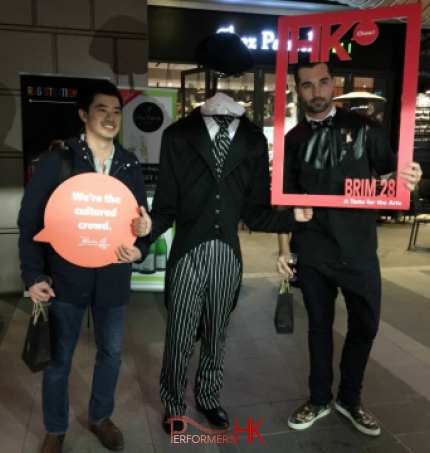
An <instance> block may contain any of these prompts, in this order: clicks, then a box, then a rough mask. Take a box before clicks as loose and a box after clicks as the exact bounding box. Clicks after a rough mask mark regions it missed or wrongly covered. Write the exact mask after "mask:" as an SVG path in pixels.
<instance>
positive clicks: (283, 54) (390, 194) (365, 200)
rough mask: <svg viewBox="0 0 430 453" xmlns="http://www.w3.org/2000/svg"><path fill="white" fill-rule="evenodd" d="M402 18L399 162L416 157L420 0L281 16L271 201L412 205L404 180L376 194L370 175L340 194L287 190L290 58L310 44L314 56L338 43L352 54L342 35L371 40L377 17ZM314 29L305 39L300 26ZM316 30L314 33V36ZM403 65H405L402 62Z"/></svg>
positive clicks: (339, 50) (319, 58)
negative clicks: (345, 10)
mask: <svg viewBox="0 0 430 453" xmlns="http://www.w3.org/2000/svg"><path fill="white" fill-rule="evenodd" d="M390 19H402V20H404V21H405V22H406V43H405V60H404V67H403V87H402V93H401V115H400V135H399V152H398V162H397V168H399V169H400V168H402V167H403V166H404V165H405V164H406V163H408V162H411V161H412V156H413V145H414V126H415V98H416V89H417V80H418V62H419V49H420V30H421V5H420V4H418V3H416V4H411V5H404V6H394V7H389V8H376V9H370V10H354V11H347V12H340V13H329V14H312V15H306V16H293V17H281V18H280V19H279V28H278V42H279V45H278V51H277V62H276V92H275V111H274V116H275V120H274V126H275V132H274V154H273V175H272V178H273V179H272V204H274V205H288V206H314V207H318V206H320V207H321V206H325V207H347V208H351V207H354V208H363V209H398V210H407V209H409V202H410V192H409V190H408V189H407V188H406V187H405V186H404V184H403V182H402V180H400V179H399V177H397V179H396V180H395V181H394V180H392V181H388V182H385V183H384V182H383V187H382V190H381V193H380V194H379V195H378V196H376V190H375V183H374V182H373V181H368V180H347V181H346V183H345V192H344V193H343V194H341V195H312V194H306V195H303V194H286V193H283V167H284V162H283V161H284V152H285V153H287V152H288V149H286V150H284V134H285V102H286V99H285V90H286V86H287V71H288V65H289V64H296V63H297V62H298V54H299V52H300V49H303V48H309V49H310V52H309V61H310V62H312V63H318V62H328V61H329V57H330V54H331V53H332V51H333V49H334V50H335V54H336V56H337V57H338V58H339V60H341V61H349V60H351V55H350V54H348V52H347V49H345V48H344V47H343V46H342V43H341V40H342V38H343V37H344V36H345V34H346V33H347V32H349V31H350V30H353V40H354V41H355V45H361V46H366V45H369V44H372V43H373V42H375V40H376V39H377V38H378V34H379V28H378V24H377V22H376V21H382V20H390ZM303 29H307V30H309V29H311V31H312V35H309V34H308V35H307V36H308V38H307V39H300V31H301V30H303ZM310 36H312V39H309V37H310ZM399 70H400V68H399Z"/></svg>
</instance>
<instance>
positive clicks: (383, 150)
mask: <svg viewBox="0 0 430 453" xmlns="http://www.w3.org/2000/svg"><path fill="white" fill-rule="evenodd" d="M294 78H295V84H296V91H297V93H298V95H299V96H300V97H301V98H302V100H303V103H304V105H305V109H306V118H305V119H304V120H302V121H301V122H300V123H299V124H298V125H297V126H295V127H294V128H293V129H292V130H291V131H290V132H289V133H288V134H287V135H286V137H285V155H284V190H283V191H284V193H294V194H299V193H301V194H305V193H307V194H312V195H321V194H324V195H325V194H327V195H341V194H342V193H343V190H344V187H345V179H347V178H352V179H354V178H359V179H370V178H371V177H372V174H373V172H376V173H378V174H380V175H385V174H388V173H392V175H391V178H393V175H394V173H393V172H395V171H396V166H397V159H396V156H395V154H394V153H393V152H392V150H391V148H390V145H389V143H388V140H387V139H386V138H385V136H384V134H383V132H382V130H381V128H380V126H378V125H377V124H376V123H373V122H372V121H371V120H370V119H369V118H366V117H365V116H362V115H359V114H354V113H351V112H347V111H345V110H343V109H340V108H337V107H336V106H335V105H334V104H333V89H334V87H335V81H334V78H333V76H332V72H331V68H330V66H329V65H328V64H327V63H308V62H306V63H299V64H298V65H297V67H296V71H295V74H294ZM399 175H400V177H401V178H402V179H403V181H404V183H405V185H406V187H407V188H408V189H409V190H413V189H414V187H415V186H416V184H417V183H418V182H419V180H420V178H421V175H422V172H421V168H420V166H419V164H417V163H415V162H412V163H410V164H408V165H406V166H405V167H404V168H403V169H402V170H401V171H400V172H399ZM376 250H377V235H376V218H375V211H372V210H366V209H351V208H346V209H343V208H314V215H313V219H312V220H311V221H310V222H308V223H307V224H303V225H302V226H301V227H300V229H299V231H298V232H296V233H294V235H293V238H292V251H293V252H296V253H297V254H298V257H299V259H298V263H297V272H298V275H299V282H300V289H301V291H302V294H303V300H304V303H305V306H306V310H307V312H308V319H309V334H308V341H309V354H310V376H309V387H310V399H309V401H308V402H306V403H305V404H303V405H302V406H300V407H299V408H298V409H297V410H296V411H295V412H294V413H293V414H292V415H291V417H290V418H289V420H288V426H289V427H290V428H292V429H297V430H303V429H306V428H309V427H310V426H312V424H313V423H314V422H315V421H316V420H318V419H320V418H322V417H325V416H326V415H328V414H329V413H330V412H331V406H330V403H331V400H332V398H333V395H332V390H331V389H332V383H333V366H332V361H333V331H332V326H333V321H334V313H335V300H336V297H337V294H338V289H339V288H340V289H341V291H342V293H343V296H344V299H345V303H346V308H347V311H348V333H347V335H346V340H345V344H344V347H343V352H342V359H341V364H340V369H341V381H340V385H339V391H338V396H337V399H336V402H335V408H336V410H337V411H339V412H340V413H341V414H343V415H344V416H345V417H347V418H348V419H349V420H350V421H351V422H352V424H353V425H354V427H355V428H356V429H358V430H359V431H361V432H363V433H365V434H368V435H371V436H377V435H379V434H380V428H379V425H378V423H377V421H376V420H375V418H374V417H373V416H372V415H371V414H370V413H369V412H368V411H367V410H366V409H365V408H364V407H363V405H362V404H361V387H362V382H363V378H364V372H365V368H366V364H367V361H368V358H369V354H370V350H371V347H372V344H373V340H374V338H375V336H376V333H377V330H378V324H379V319H380V308H381V273H380V266H379V261H378V256H377V253H376ZM289 251H290V247H289V238H288V235H286V234H280V235H279V257H278V261H277V265H278V270H279V272H280V273H283V274H285V273H287V274H291V270H290V269H289V268H288V261H287V255H288V252H289Z"/></svg>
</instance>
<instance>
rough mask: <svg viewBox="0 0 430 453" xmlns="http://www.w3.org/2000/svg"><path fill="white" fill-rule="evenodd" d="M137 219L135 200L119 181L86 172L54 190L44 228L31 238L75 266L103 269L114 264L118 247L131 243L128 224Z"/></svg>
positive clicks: (129, 225)
mask: <svg viewBox="0 0 430 453" xmlns="http://www.w3.org/2000/svg"><path fill="white" fill-rule="evenodd" d="M95 189H96V190H95ZM138 216H139V210H138V206H137V201H136V199H135V197H134V195H133V194H132V192H131V191H130V190H129V189H128V188H127V187H126V186H125V185H124V184H123V183H122V182H120V181H119V180H117V179H115V178H113V177H111V176H106V175H100V174H97V173H85V174H82V175H78V176H74V177H73V178H70V179H68V180H67V181H65V182H64V183H62V184H61V185H60V186H58V187H57V189H56V190H55V191H54V193H53V194H52V195H51V197H50V199H49V201H48V203H47V205H46V209H45V228H44V229H43V230H42V231H41V232H40V233H38V234H37V235H36V236H35V237H34V239H35V240H36V241H42V242H49V243H51V245H52V246H53V248H54V249H55V250H56V251H57V253H58V254H59V255H61V256H62V257H63V258H64V259H66V260H67V261H70V262H71V263H73V264H76V265H78V266H82V267H101V266H106V265H108V264H112V263H115V262H117V260H118V257H117V255H116V250H117V249H118V247H119V246H120V245H122V244H125V245H126V246H128V247H130V246H131V245H132V244H133V243H134V241H135V239H136V237H135V236H134V234H133V232H132V229H131V223H132V220H133V219H134V218H136V217H138Z"/></svg>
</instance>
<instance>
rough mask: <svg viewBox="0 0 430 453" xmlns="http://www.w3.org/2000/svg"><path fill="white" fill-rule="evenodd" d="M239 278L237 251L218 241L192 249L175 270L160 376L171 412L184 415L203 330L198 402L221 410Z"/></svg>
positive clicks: (203, 405) (164, 395)
mask: <svg viewBox="0 0 430 453" xmlns="http://www.w3.org/2000/svg"><path fill="white" fill-rule="evenodd" d="M240 279H241V267H240V263H239V261H238V259H237V258H236V256H235V254H234V253H233V250H232V249H231V247H230V246H229V245H227V244H226V243H224V242H222V241H219V240H217V239H216V240H213V241H209V242H204V243H203V244H200V245H199V246H197V247H196V248H194V249H192V250H191V251H190V252H188V253H187V254H186V255H185V256H184V257H183V258H181V259H180V260H179V261H178V262H177V263H176V264H175V266H174V267H173V269H172V273H171V277H170V285H169V286H170V292H169V303H168V317H167V330H166V343H165V348H164V356H163V367H162V370H161V377H160V395H161V401H162V402H163V404H164V406H165V408H166V412H167V413H168V414H170V415H184V414H185V411H186V385H187V368H188V361H189V359H190V357H191V354H192V353H193V351H194V346H195V342H196V332H197V328H198V327H199V326H200V327H201V329H202V332H201V333H202V336H201V348H200V363H199V369H198V371H197V376H196V385H195V389H194V391H195V397H196V402H197V404H198V405H199V406H201V407H202V408H203V409H213V408H215V407H218V406H219V399H220V392H221V388H222V384H223V368H224V352H225V337H226V330H227V326H228V323H229V320H230V314H231V311H232V309H233V305H234V300H235V294H236V291H237V290H238V288H239V285H240Z"/></svg>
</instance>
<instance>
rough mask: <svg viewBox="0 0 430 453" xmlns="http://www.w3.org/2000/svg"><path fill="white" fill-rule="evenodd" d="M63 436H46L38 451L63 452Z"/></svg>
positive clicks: (46, 452)
mask: <svg viewBox="0 0 430 453" xmlns="http://www.w3.org/2000/svg"><path fill="white" fill-rule="evenodd" d="M63 441H64V434H62V435H61V436H56V435H54V434H47V435H46V436H45V439H44V441H43V444H42V448H41V449H40V453H61V452H62V451H63V449H62V447H63Z"/></svg>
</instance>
